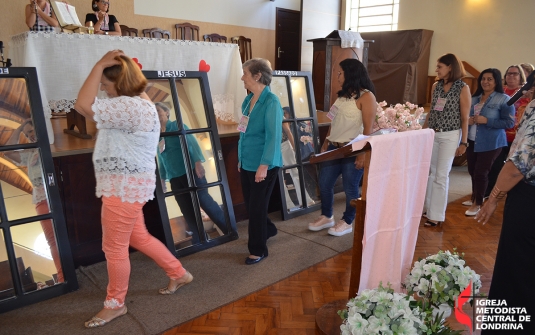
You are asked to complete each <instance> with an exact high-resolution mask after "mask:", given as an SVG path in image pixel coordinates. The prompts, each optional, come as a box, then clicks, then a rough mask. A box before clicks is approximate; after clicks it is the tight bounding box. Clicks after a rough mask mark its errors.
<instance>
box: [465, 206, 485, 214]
mask: <svg viewBox="0 0 535 335" xmlns="http://www.w3.org/2000/svg"><path fill="white" fill-rule="evenodd" d="M480 209H481V207H480V206H477V208H476V209H474V210H472V211H471V210H470V209H469V210H467V211H466V212H464V215H466V216H475V215H476V214H477V212H479V210H480Z"/></svg>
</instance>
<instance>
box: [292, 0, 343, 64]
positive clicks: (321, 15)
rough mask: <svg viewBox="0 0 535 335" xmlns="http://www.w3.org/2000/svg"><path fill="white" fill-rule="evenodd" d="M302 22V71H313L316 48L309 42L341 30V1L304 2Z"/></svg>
mask: <svg viewBox="0 0 535 335" xmlns="http://www.w3.org/2000/svg"><path fill="white" fill-rule="evenodd" d="M302 11H303V13H302V14H301V16H302V22H301V34H302V35H301V71H312V61H313V55H314V48H313V43H312V42H307V40H310V39H315V38H322V37H325V36H327V35H329V34H330V33H331V32H332V31H333V30H337V29H340V11H341V1H340V0H303V9H302Z"/></svg>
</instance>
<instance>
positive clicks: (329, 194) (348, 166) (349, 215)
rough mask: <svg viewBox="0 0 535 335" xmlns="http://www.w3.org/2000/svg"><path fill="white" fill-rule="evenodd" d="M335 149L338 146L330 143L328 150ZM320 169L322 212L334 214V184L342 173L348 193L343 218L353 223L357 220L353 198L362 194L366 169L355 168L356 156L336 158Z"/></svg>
mask: <svg viewBox="0 0 535 335" xmlns="http://www.w3.org/2000/svg"><path fill="white" fill-rule="evenodd" d="M333 149H336V147H335V146H333V145H331V144H329V147H328V148H327V150H333ZM320 169H321V170H320V177H319V186H320V197H321V214H322V215H325V216H326V217H328V218H330V217H331V216H333V204H334V184H335V183H336V179H338V176H339V175H340V174H342V183H343V186H344V192H345V194H346V210H345V212H344V216H343V217H342V219H343V220H344V221H345V222H346V223H347V224H352V223H353V221H354V220H355V215H356V213H357V210H356V208H355V207H353V206H351V200H353V199H358V198H359V196H360V193H359V183H360V179H361V178H362V175H363V174H364V169H355V157H347V158H342V159H335V160H331V161H327V162H324V163H321V165H320Z"/></svg>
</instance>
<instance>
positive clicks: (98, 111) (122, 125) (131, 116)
mask: <svg viewBox="0 0 535 335" xmlns="http://www.w3.org/2000/svg"><path fill="white" fill-rule="evenodd" d="M91 108H92V110H93V112H95V117H94V119H95V122H96V123H97V128H98V129H121V130H125V131H128V132H136V131H146V132H150V131H152V130H153V129H154V117H152V116H153V115H154V114H155V113H156V107H155V106H154V104H152V103H151V102H149V101H147V100H144V99H141V98H139V97H127V96H120V97H116V98H110V99H98V98H95V102H94V103H93V105H92V106H91Z"/></svg>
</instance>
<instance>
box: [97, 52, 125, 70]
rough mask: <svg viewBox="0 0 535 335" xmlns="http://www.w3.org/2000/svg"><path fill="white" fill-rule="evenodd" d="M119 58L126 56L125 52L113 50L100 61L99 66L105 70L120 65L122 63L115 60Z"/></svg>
mask: <svg viewBox="0 0 535 335" xmlns="http://www.w3.org/2000/svg"><path fill="white" fill-rule="evenodd" d="M118 56H124V52H123V51H122V50H112V51H108V52H107V53H106V54H105V55H104V56H102V58H101V59H100V60H99V61H98V63H97V64H100V65H102V66H103V67H104V68H107V67H110V66H113V65H118V64H120V62H119V61H118V60H117V59H115V58H116V57H118Z"/></svg>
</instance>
